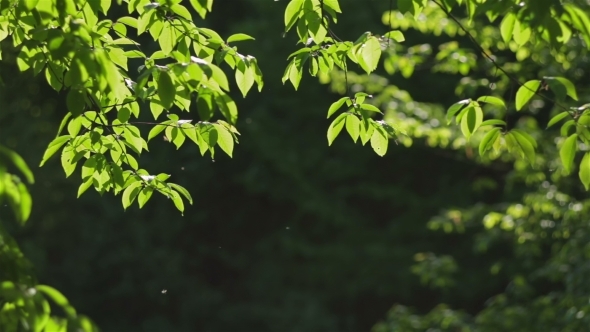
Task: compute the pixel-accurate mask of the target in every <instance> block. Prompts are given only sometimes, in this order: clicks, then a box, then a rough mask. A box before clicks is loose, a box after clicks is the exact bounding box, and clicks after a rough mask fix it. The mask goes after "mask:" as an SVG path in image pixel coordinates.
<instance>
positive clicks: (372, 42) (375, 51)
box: [357, 36, 381, 74]
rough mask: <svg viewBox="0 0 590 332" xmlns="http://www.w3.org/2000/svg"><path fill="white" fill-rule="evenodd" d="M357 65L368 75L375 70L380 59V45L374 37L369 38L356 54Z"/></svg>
mask: <svg viewBox="0 0 590 332" xmlns="http://www.w3.org/2000/svg"><path fill="white" fill-rule="evenodd" d="M357 57H359V65H361V67H362V68H363V69H364V70H365V71H366V72H367V74H370V73H371V72H372V71H374V70H375V69H377V65H378V64H379V58H380V57H381V43H379V40H378V39H377V38H376V37H373V36H372V37H369V39H367V41H366V42H365V43H364V45H363V46H361V48H360V49H359V53H358V54H357Z"/></svg>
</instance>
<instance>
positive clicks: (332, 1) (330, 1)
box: [323, 0, 342, 13]
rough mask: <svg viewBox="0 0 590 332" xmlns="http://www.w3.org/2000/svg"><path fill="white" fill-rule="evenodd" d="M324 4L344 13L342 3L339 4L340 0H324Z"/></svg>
mask: <svg viewBox="0 0 590 332" xmlns="http://www.w3.org/2000/svg"><path fill="white" fill-rule="evenodd" d="M323 4H324V6H327V7H329V8H331V9H332V10H334V11H335V12H336V13H342V10H341V9H340V5H339V4H338V0H324V2H323Z"/></svg>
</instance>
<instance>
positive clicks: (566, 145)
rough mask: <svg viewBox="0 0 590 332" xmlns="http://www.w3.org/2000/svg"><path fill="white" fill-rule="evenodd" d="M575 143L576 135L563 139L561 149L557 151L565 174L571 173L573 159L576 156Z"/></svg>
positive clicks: (576, 141)
mask: <svg viewBox="0 0 590 332" xmlns="http://www.w3.org/2000/svg"><path fill="white" fill-rule="evenodd" d="M577 143H578V134H572V135H571V136H569V137H568V138H566V139H565V141H564V142H563V145H562V146H561V149H559V156H560V158H561V163H562V164H563V168H564V169H565V173H566V174H569V173H571V171H572V168H573V167H574V157H575V156H576V149H577V145H578V144H577Z"/></svg>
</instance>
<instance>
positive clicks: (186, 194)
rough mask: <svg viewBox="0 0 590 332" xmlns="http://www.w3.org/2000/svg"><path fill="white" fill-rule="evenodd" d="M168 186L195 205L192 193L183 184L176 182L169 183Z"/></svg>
mask: <svg viewBox="0 0 590 332" xmlns="http://www.w3.org/2000/svg"><path fill="white" fill-rule="evenodd" d="M168 186H170V188H172V189H174V190H176V191H177V192H179V193H180V194H181V195H182V196H184V198H186V200H187V201H188V202H189V204H190V205H193V198H192V197H191V194H190V193H189V192H188V190H186V189H185V188H184V187H182V186H179V185H177V184H176V183H168Z"/></svg>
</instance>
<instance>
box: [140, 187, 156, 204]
mask: <svg viewBox="0 0 590 332" xmlns="http://www.w3.org/2000/svg"><path fill="white" fill-rule="evenodd" d="M153 193H154V188H152V187H145V188H143V189H142V190H141V191H140V192H139V195H138V196H137V203H139V208H140V209H141V208H142V207H143V206H144V205H145V203H147V201H148V200H149V199H150V197H152V194H153Z"/></svg>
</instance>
